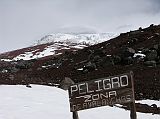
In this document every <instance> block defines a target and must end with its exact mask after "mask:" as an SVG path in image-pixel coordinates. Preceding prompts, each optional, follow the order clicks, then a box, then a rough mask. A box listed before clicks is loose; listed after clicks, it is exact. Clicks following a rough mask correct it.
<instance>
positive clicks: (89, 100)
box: [68, 73, 134, 112]
mask: <svg viewBox="0 0 160 119" xmlns="http://www.w3.org/2000/svg"><path fill="white" fill-rule="evenodd" d="M132 82H133V81H132V76H131V74H130V73H126V74H122V75H117V76H111V77H106V78H100V79H94V80H91V81H87V82H81V83H77V84H74V85H71V86H70V87H69V90H68V91H69V98H70V111H71V112H75V111H79V110H85V109H89V108H95V107H101V106H106V105H111V106H112V105H114V104H124V103H132V102H134V93H133V88H132V86H133V84H132Z"/></svg>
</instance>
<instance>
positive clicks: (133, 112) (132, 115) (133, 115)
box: [130, 71, 137, 119]
mask: <svg viewBox="0 0 160 119" xmlns="http://www.w3.org/2000/svg"><path fill="white" fill-rule="evenodd" d="M130 75H131V81H132V92H133V102H131V103H130V110H131V111H130V118H131V119H137V114H136V106H135V94H134V81H133V72H132V71H131V72H130Z"/></svg>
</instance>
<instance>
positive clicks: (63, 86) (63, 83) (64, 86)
mask: <svg viewBox="0 0 160 119" xmlns="http://www.w3.org/2000/svg"><path fill="white" fill-rule="evenodd" d="M73 84H74V81H73V80H72V79H71V78H69V77H65V78H64V79H63V80H62V81H61V83H60V88H61V89H63V90H68V88H69V86H71V85H73Z"/></svg>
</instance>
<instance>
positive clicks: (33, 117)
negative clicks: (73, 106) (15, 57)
mask: <svg viewBox="0 0 160 119" xmlns="http://www.w3.org/2000/svg"><path fill="white" fill-rule="evenodd" d="M31 86H32V88H27V87H25V86H21V85H16V86H8V85H0V119H72V113H71V112H70V109H69V101H68V93H67V91H64V90H62V89H58V88H56V87H48V86H40V85H31ZM143 102H144V101H143ZM147 102H150V101H147ZM144 103H145V102H144ZM151 103H154V102H151ZM156 103H160V102H159V101H157V102H156ZM129 114H130V112H129V111H126V110H124V109H120V108H117V107H109V106H105V107H99V108H94V109H88V110H83V111H79V118H80V119H93V118H94V119H106V118H108V119H129ZM137 116H138V118H137V119H160V115H152V114H144V113H137Z"/></svg>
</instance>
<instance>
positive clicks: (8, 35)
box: [0, 0, 160, 53]
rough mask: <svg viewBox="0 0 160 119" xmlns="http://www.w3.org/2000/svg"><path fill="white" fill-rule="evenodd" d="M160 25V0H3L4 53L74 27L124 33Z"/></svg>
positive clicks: (0, 35) (0, 40)
mask: <svg viewBox="0 0 160 119" xmlns="http://www.w3.org/2000/svg"><path fill="white" fill-rule="evenodd" d="M152 23H154V24H160V0H0V53H2V52H6V51H10V50H14V49H19V48H23V47H26V46H29V45H31V44H33V43H34V42H35V41H36V40H39V39H40V38H41V37H43V36H45V35H47V34H50V33H55V32H64V31H67V29H69V28H72V27H76V28H77V27H79V28H81V30H82V29H83V28H84V30H86V29H87V30H89V31H96V32H123V31H125V30H129V29H131V30H132V29H135V28H138V27H140V26H142V27H146V26H149V25H150V24H152Z"/></svg>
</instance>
